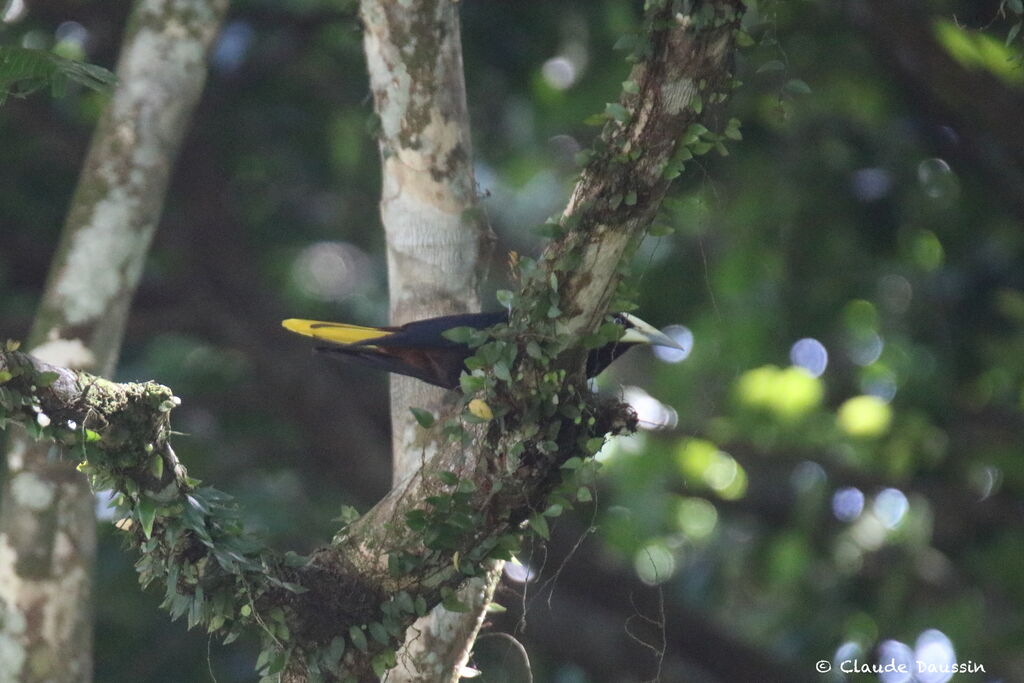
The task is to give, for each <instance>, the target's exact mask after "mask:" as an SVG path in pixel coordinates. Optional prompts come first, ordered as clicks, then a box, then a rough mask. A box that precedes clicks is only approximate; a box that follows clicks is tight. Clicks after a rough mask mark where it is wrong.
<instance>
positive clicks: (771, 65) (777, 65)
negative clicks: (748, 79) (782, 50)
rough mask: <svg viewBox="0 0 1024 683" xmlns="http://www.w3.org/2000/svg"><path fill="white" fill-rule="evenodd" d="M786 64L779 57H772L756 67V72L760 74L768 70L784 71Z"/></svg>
mask: <svg viewBox="0 0 1024 683" xmlns="http://www.w3.org/2000/svg"><path fill="white" fill-rule="evenodd" d="M785 70H786V65H785V64H784V63H783V62H782V60H779V59H773V60H771V61H769V62H765V63H764V64H762V65H761V66H759V67H757V73H759V74H762V73H765V72H769V71H785Z"/></svg>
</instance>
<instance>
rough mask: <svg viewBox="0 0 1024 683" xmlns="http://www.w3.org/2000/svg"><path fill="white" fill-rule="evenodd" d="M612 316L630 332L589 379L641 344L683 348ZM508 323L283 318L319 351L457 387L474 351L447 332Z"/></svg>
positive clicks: (590, 365)
mask: <svg viewBox="0 0 1024 683" xmlns="http://www.w3.org/2000/svg"><path fill="white" fill-rule="evenodd" d="M612 317H613V319H614V321H615V322H616V323H617V324H618V325H620V326H621V327H623V328H624V330H625V331H624V332H623V334H622V336H621V337H620V338H619V339H618V340H617V341H614V342H612V343H610V344H606V345H605V346H602V347H600V348H597V349H593V350H592V351H591V352H590V354H589V355H588V356H587V377H588V378H589V377H594V376H596V375H598V374H600V373H601V371H602V370H604V369H605V368H606V367H608V366H609V365H610V364H611V362H612V361H614V360H615V359H616V358H618V357H619V356H621V355H622V354H623V353H625V352H626V351H628V350H629V349H630V348H632V347H633V346H636V345H638V344H650V345H654V346H667V347H671V348H675V349H682V347H681V346H680V345H679V344H678V343H677V342H676V341H675V340H674V339H672V337H670V336H668V335H667V334H665V333H663V332H661V331H659V330H658V329H657V328H656V327H654V326H652V325H650V324H649V323H646V322H644V321H643V320H641V319H640V318H638V317H636V316H634V315H630V314H628V313H615V314H614V315H613V316H612ZM505 322H508V311H495V312H489V313H462V314H457V315H444V316H440V317H437V318H425V319H423V320H416V321H413V322H410V323H406V324H405V325H399V326H397V327H364V326H361V325H349V324H346V323H335V322H326V321H322V320H301V319H299V318H289V319H288V320H283V321H281V326H282V327H284V328H285V329H286V330H288V331H290V332H294V333H296V334H301V335H303V336H306V337H313V338H314V339H316V340H318V341H321V342H326V344H323V345H320V346H317V347H316V350H317V351H320V352H323V353H326V354H330V355H332V356H335V357H337V358H339V359H342V360H348V361H352V362H355V363H358V364H361V365H366V366H369V367H373V368H378V369H381V370H386V371H387V372H393V373H396V374H399V375H408V376H409V377H415V378H417V379H420V380H423V381H424V382H427V383H429V384H433V385H436V386H439V387H443V388H445V389H455V388H457V387H458V386H459V376H460V375H461V374H462V371H463V369H465V365H464V363H465V361H466V359H467V358H469V357H470V356H472V355H473V354H474V353H475V351H474V349H473V348H472V347H470V346H469V345H468V344H467V343H460V342H456V341H452V340H451V339H448V338H447V337H446V336H444V332H446V331H447V330H451V329H454V328H456V327H471V328H473V329H476V330H484V329H487V328H488V327H492V326H494V325H497V324H499V323H505Z"/></svg>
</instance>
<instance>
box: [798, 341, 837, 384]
mask: <svg viewBox="0 0 1024 683" xmlns="http://www.w3.org/2000/svg"><path fill="white" fill-rule="evenodd" d="M789 360H790V361H791V362H792V363H793V365H795V366H797V367H801V368H803V369H804V370H806V371H807V372H809V373H811V376H812V377H821V375H822V373H824V372H825V368H826V367H828V350H827V349H826V348H825V345H824V344H822V343H821V342H820V341H818V340H817V339H813V338H811V337H805V338H804V339H801V340H799V341H797V342H796V343H795V344H793V346H792V348H790V350H789Z"/></svg>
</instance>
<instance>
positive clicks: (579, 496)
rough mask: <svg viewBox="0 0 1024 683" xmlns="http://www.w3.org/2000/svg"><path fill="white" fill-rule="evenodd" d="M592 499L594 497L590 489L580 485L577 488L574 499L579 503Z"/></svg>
mask: <svg viewBox="0 0 1024 683" xmlns="http://www.w3.org/2000/svg"><path fill="white" fill-rule="evenodd" d="M593 499H594V497H593V495H592V494H591V493H590V489H589V488H587V487H586V486H581V487H580V488H579V490H577V491H576V500H578V501H579V502H581V503H589V502H590V501H592V500H593Z"/></svg>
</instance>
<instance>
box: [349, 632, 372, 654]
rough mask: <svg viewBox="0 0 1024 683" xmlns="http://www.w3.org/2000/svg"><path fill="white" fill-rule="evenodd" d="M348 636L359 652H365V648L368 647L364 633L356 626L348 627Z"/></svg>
mask: <svg viewBox="0 0 1024 683" xmlns="http://www.w3.org/2000/svg"><path fill="white" fill-rule="evenodd" d="M348 637H349V640H351V641H352V644H353V645H355V646H356V648H358V649H359V651H360V652H366V650H367V648H369V643H367V642H366V634H365V633H364V632H363V629H361V628H359V627H358V626H350V627H349V629H348Z"/></svg>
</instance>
